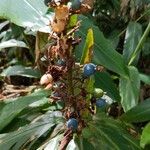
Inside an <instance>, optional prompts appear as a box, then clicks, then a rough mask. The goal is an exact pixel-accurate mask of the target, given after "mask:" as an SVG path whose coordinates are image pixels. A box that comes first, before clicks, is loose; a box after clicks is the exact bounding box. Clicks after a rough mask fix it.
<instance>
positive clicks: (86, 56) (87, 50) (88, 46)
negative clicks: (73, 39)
mask: <svg viewBox="0 0 150 150" xmlns="http://www.w3.org/2000/svg"><path fill="white" fill-rule="evenodd" d="M93 45H94V39H93V30H92V29H89V30H88V33H87V37H86V41H85V45H84V49H83V53H82V57H81V61H80V64H86V63H90V62H91V60H92V54H93Z"/></svg>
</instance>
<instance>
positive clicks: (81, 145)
mask: <svg viewBox="0 0 150 150" xmlns="http://www.w3.org/2000/svg"><path fill="white" fill-rule="evenodd" d="M75 143H76V144H77V148H78V149H79V150H96V149H95V148H94V146H93V145H92V144H91V143H90V142H89V141H88V140H87V139H85V138H83V137H82V136H79V137H76V138H75ZM78 149H77V150H78ZM70 150H71V149H70Z"/></svg>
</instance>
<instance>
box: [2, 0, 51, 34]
mask: <svg viewBox="0 0 150 150" xmlns="http://www.w3.org/2000/svg"><path fill="white" fill-rule="evenodd" d="M47 9H48V8H47V7H46V6H45V5H44V2H43V1H42V0H2V1H0V18H5V19H8V20H10V21H11V22H13V23H15V24H17V25H18V26H22V27H25V28H28V29H31V30H32V31H38V30H39V31H41V32H42V31H43V32H50V28H49V26H47V25H49V18H51V14H50V15H49V16H48V15H46V12H47Z"/></svg>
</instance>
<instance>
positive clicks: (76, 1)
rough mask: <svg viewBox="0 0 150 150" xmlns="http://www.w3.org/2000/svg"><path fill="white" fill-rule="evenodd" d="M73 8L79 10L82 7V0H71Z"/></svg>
mask: <svg viewBox="0 0 150 150" xmlns="http://www.w3.org/2000/svg"><path fill="white" fill-rule="evenodd" d="M70 2H71V9H72V10H74V11H75V10H79V9H80V7H81V0H71V1H70Z"/></svg>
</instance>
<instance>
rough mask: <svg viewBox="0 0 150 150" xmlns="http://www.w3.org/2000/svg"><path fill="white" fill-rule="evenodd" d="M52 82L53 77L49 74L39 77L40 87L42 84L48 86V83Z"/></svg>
mask: <svg viewBox="0 0 150 150" xmlns="http://www.w3.org/2000/svg"><path fill="white" fill-rule="evenodd" d="M52 81H53V77H52V75H51V74H44V75H43V76H42V77H41V80H40V84H41V85H44V84H46V85H47V84H48V83H51V82H52Z"/></svg>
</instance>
